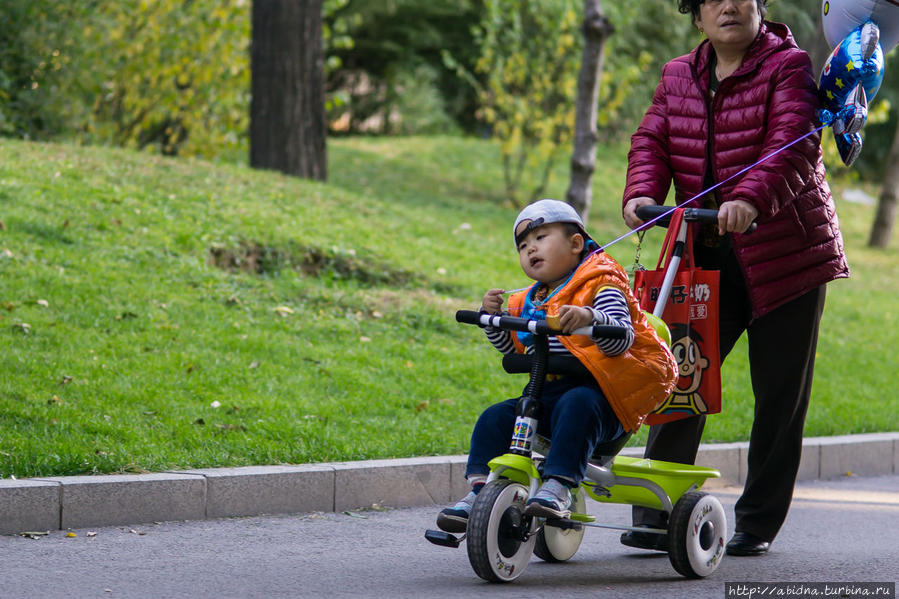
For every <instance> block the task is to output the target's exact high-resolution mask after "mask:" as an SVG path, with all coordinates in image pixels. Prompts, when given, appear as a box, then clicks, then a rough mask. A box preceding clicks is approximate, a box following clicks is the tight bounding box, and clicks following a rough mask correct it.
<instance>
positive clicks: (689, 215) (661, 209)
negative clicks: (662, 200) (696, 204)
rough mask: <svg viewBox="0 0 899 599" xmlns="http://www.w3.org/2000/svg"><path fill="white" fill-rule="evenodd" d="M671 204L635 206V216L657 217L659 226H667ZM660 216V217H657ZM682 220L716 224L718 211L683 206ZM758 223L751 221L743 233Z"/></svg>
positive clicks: (646, 219)
mask: <svg viewBox="0 0 899 599" xmlns="http://www.w3.org/2000/svg"><path fill="white" fill-rule="evenodd" d="M674 210H675V209H674V207H672V206H653V205H652V204H647V205H644V206H640V207H638V208H637V218H639V219H640V220H642V221H644V222H646V221H650V220H653V219H655V218H658V219H659V220H658V221H656V222H655V224H656V225H658V226H660V227H667V226H668V223H670V222H671V213H672V212H674ZM659 217H662V218H659ZM684 220H685V221H688V222H699V223H704V224H711V225H714V224H717V223H718V211H717V210H712V209H710V208H684ZM757 226H758V225H757V224H756V223H755V222H753V223H752V224H751V225H749V228H748V229H746V231H744V233H752V232H753V231H755V229H756V227H757Z"/></svg>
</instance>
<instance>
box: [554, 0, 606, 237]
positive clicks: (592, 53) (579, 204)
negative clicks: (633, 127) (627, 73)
mask: <svg viewBox="0 0 899 599" xmlns="http://www.w3.org/2000/svg"><path fill="white" fill-rule="evenodd" d="M581 31H582V32H583V34H584V56H583V59H582V60H581V71H580V73H579V74H578V80H577V104H576V112H575V119H574V153H573V154H572V156H571V181H570V183H569V185H568V192H567V193H566V194H565V200H566V201H567V202H568V203H569V204H571V205H572V206H573V207H574V209H575V210H577V211H578V213H579V214H580V215H581V217H582V218H583V219H584V221H586V220H587V213H588V212H589V211H590V200H591V197H592V195H593V194H592V188H591V186H592V182H593V171H594V169H595V163H596V141H597V135H596V110H597V103H598V101H599V75H600V73H601V72H602V63H603V48H604V46H605V43H606V39H607V38H608V37H609V36H610V35H612V33H614V32H615V28H614V27H613V26H612V24H611V23H610V22H609V20H608V19H606V17H605V15H603V12H602V7H601V6H600V0H584V22H583V24H582V25H581Z"/></svg>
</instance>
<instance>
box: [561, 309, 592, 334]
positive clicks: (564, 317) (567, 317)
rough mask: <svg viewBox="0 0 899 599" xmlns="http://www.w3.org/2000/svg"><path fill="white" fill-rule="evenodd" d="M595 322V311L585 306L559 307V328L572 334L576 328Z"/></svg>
mask: <svg viewBox="0 0 899 599" xmlns="http://www.w3.org/2000/svg"><path fill="white" fill-rule="evenodd" d="M591 324H593V312H592V311H591V310H590V309H589V308H585V307H584V306H562V307H561V308H559V329H560V330H561V331H562V332H563V333H566V334H570V333H571V332H572V331H574V330H575V329H579V328H581V327H586V326H588V325H591Z"/></svg>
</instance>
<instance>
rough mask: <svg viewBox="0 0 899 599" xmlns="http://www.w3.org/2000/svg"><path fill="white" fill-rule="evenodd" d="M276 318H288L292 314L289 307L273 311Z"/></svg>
mask: <svg viewBox="0 0 899 599" xmlns="http://www.w3.org/2000/svg"><path fill="white" fill-rule="evenodd" d="M274 311H275V312H276V313H277V314H278V316H289V315H291V314H293V308H291V307H289V306H278V307H277V308H275V309H274Z"/></svg>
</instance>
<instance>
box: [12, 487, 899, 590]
mask: <svg viewBox="0 0 899 599" xmlns="http://www.w3.org/2000/svg"><path fill="white" fill-rule="evenodd" d="M715 494H716V495H717V496H718V497H719V499H721V501H722V503H723V504H724V505H725V508H726V510H727V513H728V519H729V521H730V523H731V524H730V525H731V527H732V526H733V524H732V518H733V502H734V501H735V499H736V497H737V494H738V489H735V488H724V489H716V490H715ZM436 511H437V510H436V508H433V507H431V508H416V509H401V510H391V511H385V512H374V511H372V512H360V513H355V514H307V515H301V516H275V517H254V518H235V519H228V520H205V521H194V522H176V523H160V524H151V525H147V526H134V527H111V528H98V529H79V530H75V531H73V532H74V533H75V535H76V536H74V537H67V536H66V534H67V533H66V532H64V531H52V532H51V533H50V534H49V535H46V536H40V537H39V538H36V539H29V538H24V537H20V536H2V537H0V597H2V598H3V599H7V598H19V597H24V598H42V599H43V598H55V597H60V598H61V597H66V598H69V597H75V598H81V597H104V598H105V597H109V598H122V597H127V598H145V597H160V598H161V597H179V598H180V597H234V598H238V597H239V598H249V597H266V598H268V597H326V596H328V597H415V598H421V597H428V598H443V597H480V596H484V597H486V596H489V597H552V598H553V599H557V598H558V599H562V598H566V597H578V598H580V599H583V598H585V597H591V596H594V597H595V596H599V597H602V598H603V599H605V598H617V597H622V598H623V597H627V598H628V599H635V598H642V597H649V596H652V597H684V598H687V597H689V598H691V599H693V598H697V597H713V598H717V597H722V598H723V597H725V582H727V581H731V582H735V581H780V582H800V581H801V582H825V581H834V582H843V583H846V582H859V581H888V582H895V581H897V580H899V543H897V533H899V475H894V476H883V477H876V478H855V477H852V478H842V479H839V480H832V481H810V482H804V483H801V484H800V485H799V486H798V487H797V492H796V498H795V499H794V503H793V509H792V510H791V512H790V516H789V518H788V520H787V523H786V524H785V526H784V528H783V530H782V532H781V535H780V537H778V539H777V541H776V543H775V544H774V545H773V547H772V550H771V552H770V553H769V554H768V555H766V556H764V557H757V558H733V557H729V558H727V559H725V561H724V562H723V564H722V566H721V568H720V569H719V570H718V571H717V572H716V573H715V574H714V575H713V576H712V577H710V578H708V579H705V580H700V581H690V580H686V579H683V578H681V577H679V576H678V575H677V574H676V573H675V572H674V570H673V569H672V568H671V565H670V564H669V562H668V559H667V557H666V556H664V555H662V554H649V553H646V552H641V551H638V550H634V549H630V548H627V547H624V546H622V545H620V544H619V543H618V533H617V532H615V531H612V530H604V529H591V530H588V531H587V534H586V536H585V538H584V543H583V545H582V546H581V549H580V551H579V552H578V554H577V555H576V556H575V558H574V559H573V561H571V562H568V563H565V564H545V563H543V562H540V561H539V560H536V558H535V560H534V561H532V562H531V564H530V565H529V567H528V570H527V571H526V572H525V573H524V575H523V576H522V578H520V579H519V580H518V581H516V582H514V583H511V584H507V585H496V584H488V583H485V582H483V581H481V580H480V579H478V578H477V577H476V576H475V575H474V573H473V572H472V570H471V567H470V566H469V564H468V558H467V555H466V553H465V550H464V547H463V548H460V549H447V548H442V547H436V546H433V545H430V544H429V543H427V542H426V541H425V540H424V538H423V532H424V529H425V528H428V527H431V526H433V524H432V523H433V519H434V515H435V513H436ZM591 512H592V513H594V514H597V515H600V516H601V519H602V520H604V521H606V522H611V523H620V524H626V523H627V521H628V517H629V508H628V507H626V506H606V505H602V506H599V505H594V506H592V508H591ZM743 596H748V595H743ZM754 596H755V597H759V595H757V594H756V595H754Z"/></svg>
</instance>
